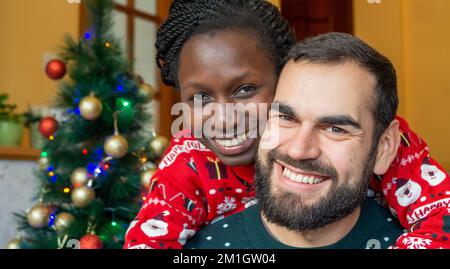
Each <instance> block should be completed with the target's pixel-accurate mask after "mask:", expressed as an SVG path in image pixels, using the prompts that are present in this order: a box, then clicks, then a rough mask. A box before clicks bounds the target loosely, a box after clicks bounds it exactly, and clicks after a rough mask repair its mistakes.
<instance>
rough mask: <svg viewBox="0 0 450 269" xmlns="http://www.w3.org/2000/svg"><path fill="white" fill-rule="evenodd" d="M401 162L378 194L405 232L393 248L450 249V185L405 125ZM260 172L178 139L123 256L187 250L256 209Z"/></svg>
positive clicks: (381, 179) (382, 180) (377, 185)
mask: <svg viewBox="0 0 450 269" xmlns="http://www.w3.org/2000/svg"><path fill="white" fill-rule="evenodd" d="M398 120H399V121H400V129H401V133H402V135H401V138H402V139H401V140H402V142H401V145H400V147H399V149H398V154H397V158H396V159H395V160H394V162H393V163H392V165H391V167H390V168H389V170H388V171H387V172H386V174H384V175H383V176H377V177H374V178H373V179H372V182H371V187H372V189H374V190H375V191H376V192H378V193H380V194H382V195H383V197H384V201H385V203H386V206H388V207H389V209H390V210H391V212H392V214H393V215H394V216H395V217H397V218H398V219H399V221H400V223H401V224H402V225H403V226H404V227H405V228H406V229H408V230H405V231H407V232H405V233H404V234H403V235H401V236H400V237H399V238H398V239H397V242H396V245H395V246H393V248H407V249H417V248H450V241H449V240H448V237H449V236H450V206H449V205H450V177H449V175H448V174H447V173H446V172H445V170H444V169H443V168H442V167H441V166H440V165H439V164H438V163H436V162H435V161H434V160H433V159H432V158H431V157H430V155H429V151H428V147H427V145H426V143H425V142H424V141H423V140H422V139H420V138H419V137H418V136H417V135H416V134H415V133H413V132H412V131H411V130H410V129H409V126H408V124H407V123H406V121H404V120H403V119H401V118H398ZM253 183H254V167H253V165H245V166H233V167H231V166H227V165H225V164H224V163H222V162H221V161H220V159H218V158H217V156H216V155H215V154H214V153H213V152H212V151H211V150H209V149H208V148H206V147H205V146H204V145H203V144H202V143H200V142H199V141H198V140H196V139H194V138H185V137H180V138H174V139H172V141H171V145H170V146H169V148H168V149H167V151H166V153H165V155H164V157H163V159H162V160H161V162H160V164H159V167H158V170H157V171H156V172H155V174H154V176H153V177H152V181H151V186H150V190H149V192H148V195H147V197H146V199H145V203H144V204H143V206H142V208H141V210H140V211H139V213H138V215H137V217H136V218H135V220H133V221H132V222H131V224H130V227H129V228H128V231H127V233H126V236H125V245H124V248H128V249H139V248H153V249H168V248H175V249H179V248H182V247H183V245H184V244H185V243H186V240H188V239H189V238H190V237H192V236H193V235H194V234H195V232H196V231H197V230H198V229H200V228H201V227H202V226H203V225H207V224H209V223H211V222H214V221H216V220H218V219H221V218H224V217H227V216H229V215H231V214H235V213H237V212H240V211H242V210H244V209H245V208H246V207H248V206H250V205H252V204H253V203H255V202H256V201H255V198H254V197H255V192H254V184H253Z"/></svg>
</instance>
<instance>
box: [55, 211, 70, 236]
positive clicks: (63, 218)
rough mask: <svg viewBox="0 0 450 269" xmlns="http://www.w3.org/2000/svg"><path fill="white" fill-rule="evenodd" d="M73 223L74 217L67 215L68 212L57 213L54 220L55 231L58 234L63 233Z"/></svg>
mask: <svg viewBox="0 0 450 269" xmlns="http://www.w3.org/2000/svg"><path fill="white" fill-rule="evenodd" d="M74 221H75V217H74V216H73V215H72V214H70V213H68V212H62V213H59V214H58V215H56V218H55V222H54V225H55V230H57V231H58V232H63V231H64V230H66V229H67V228H69V226H70V225H71V224H72V223H73V222H74Z"/></svg>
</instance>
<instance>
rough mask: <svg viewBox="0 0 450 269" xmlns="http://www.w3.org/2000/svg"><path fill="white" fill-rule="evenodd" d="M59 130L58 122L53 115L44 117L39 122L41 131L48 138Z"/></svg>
mask: <svg viewBox="0 0 450 269" xmlns="http://www.w3.org/2000/svg"><path fill="white" fill-rule="evenodd" d="M56 130H58V122H57V121H56V120H55V118H53V117H45V118H42V119H41V121H40V122H39V132H40V133H41V135H42V136H44V137H46V138H48V137H50V136H52V135H53V134H54V133H55V132H56Z"/></svg>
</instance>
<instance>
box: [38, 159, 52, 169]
mask: <svg viewBox="0 0 450 269" xmlns="http://www.w3.org/2000/svg"><path fill="white" fill-rule="evenodd" d="M38 165H39V169H40V170H46V169H47V168H48V166H49V165H50V160H49V159H48V158H47V157H40V158H39V160H38Z"/></svg>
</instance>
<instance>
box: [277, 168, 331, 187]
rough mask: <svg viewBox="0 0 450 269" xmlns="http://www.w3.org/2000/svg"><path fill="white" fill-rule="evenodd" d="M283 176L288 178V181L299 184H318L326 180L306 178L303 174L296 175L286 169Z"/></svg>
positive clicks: (313, 177)
mask: <svg viewBox="0 0 450 269" xmlns="http://www.w3.org/2000/svg"><path fill="white" fill-rule="evenodd" d="M283 176H285V177H287V178H288V179H290V180H292V181H294V182H297V183H304V184H318V183H320V182H322V181H324V180H325V179H324V178H320V177H315V176H304V175H301V174H296V173H294V172H292V171H291V170H289V169H287V168H286V167H285V168H284V170H283Z"/></svg>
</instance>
